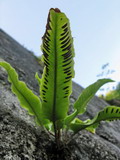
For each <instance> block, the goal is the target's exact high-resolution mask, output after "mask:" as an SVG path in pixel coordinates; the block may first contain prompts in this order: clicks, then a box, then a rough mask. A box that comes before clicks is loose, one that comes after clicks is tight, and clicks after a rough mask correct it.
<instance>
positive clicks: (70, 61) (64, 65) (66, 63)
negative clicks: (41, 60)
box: [62, 61, 72, 67]
mask: <svg viewBox="0 0 120 160" xmlns="http://www.w3.org/2000/svg"><path fill="white" fill-rule="evenodd" d="M70 63H72V61H70V62H69V63H66V64H64V65H62V66H63V67H65V66H68V65H69V64H70Z"/></svg>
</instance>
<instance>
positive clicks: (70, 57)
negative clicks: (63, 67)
mask: <svg viewBox="0 0 120 160" xmlns="http://www.w3.org/2000/svg"><path fill="white" fill-rule="evenodd" d="M71 58H72V55H71V57H69V58H67V59H66V60H64V61H63V63H66V62H67V61H69V60H70V59H71Z"/></svg>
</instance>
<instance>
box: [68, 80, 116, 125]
mask: <svg viewBox="0 0 120 160" xmlns="http://www.w3.org/2000/svg"><path fill="white" fill-rule="evenodd" d="M108 82H114V81H113V80H111V79H99V80H98V81H97V82H95V83H93V84H91V85H89V86H88V87H87V88H85V89H84V90H83V91H82V93H81V94H80V96H79V97H78V99H77V101H76V102H75V104H74V109H75V112H74V113H72V114H71V115H69V116H67V117H66V119H65V124H66V125H68V124H69V123H70V122H71V121H72V120H73V119H74V118H75V117H76V116H77V115H78V114H83V113H84V112H85V111H86V108H87V104H88V103H89V102H90V100H91V99H92V98H93V97H94V96H95V94H96V92H97V91H98V90H99V88H100V87H101V86H103V85H104V84H105V83H108Z"/></svg>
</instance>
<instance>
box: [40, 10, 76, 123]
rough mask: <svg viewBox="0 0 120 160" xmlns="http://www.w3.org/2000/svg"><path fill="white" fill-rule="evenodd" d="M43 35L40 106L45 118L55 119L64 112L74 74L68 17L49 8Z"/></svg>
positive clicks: (66, 108) (60, 117) (64, 113)
mask: <svg viewBox="0 0 120 160" xmlns="http://www.w3.org/2000/svg"><path fill="white" fill-rule="evenodd" d="M42 39H43V42H42V46H41V48H42V51H43V62H44V64H45V67H44V71H43V75H42V80H41V88H40V96H41V98H42V109H43V112H44V116H45V118H47V119H49V120H51V121H57V120H61V119H64V118H65V117H66V115H67V112H68V106H69V96H70V94H71V92H72V78H73V77H74V70H73V65H74V62H73V57H74V48H73V38H72V36H71V31H70V26H69V20H68V18H67V17H66V15H65V14H64V13H62V12H61V11H60V10H59V9H50V12H49V15H48V21H47V25H46V31H45V34H44V36H43V38H42Z"/></svg>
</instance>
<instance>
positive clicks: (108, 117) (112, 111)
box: [70, 106, 120, 133]
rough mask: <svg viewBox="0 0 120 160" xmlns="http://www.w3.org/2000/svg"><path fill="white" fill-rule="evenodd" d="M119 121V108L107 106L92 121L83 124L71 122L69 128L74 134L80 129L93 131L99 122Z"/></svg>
mask: <svg viewBox="0 0 120 160" xmlns="http://www.w3.org/2000/svg"><path fill="white" fill-rule="evenodd" d="M114 120H120V107H116V106H107V107H106V108H104V109H103V110H102V111H100V112H99V113H98V114H97V115H96V116H95V117H94V118H93V119H92V120H88V121H84V122H83V123H81V122H80V123H79V121H77V122H71V124H70V128H71V129H72V130H73V131H74V132H75V133H77V132H79V131H80V130H82V129H85V128H86V129H87V128H88V127H89V128H88V129H91V127H92V128H93V129H95V128H97V127H98V125H99V123H100V122H101V121H114Z"/></svg>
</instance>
